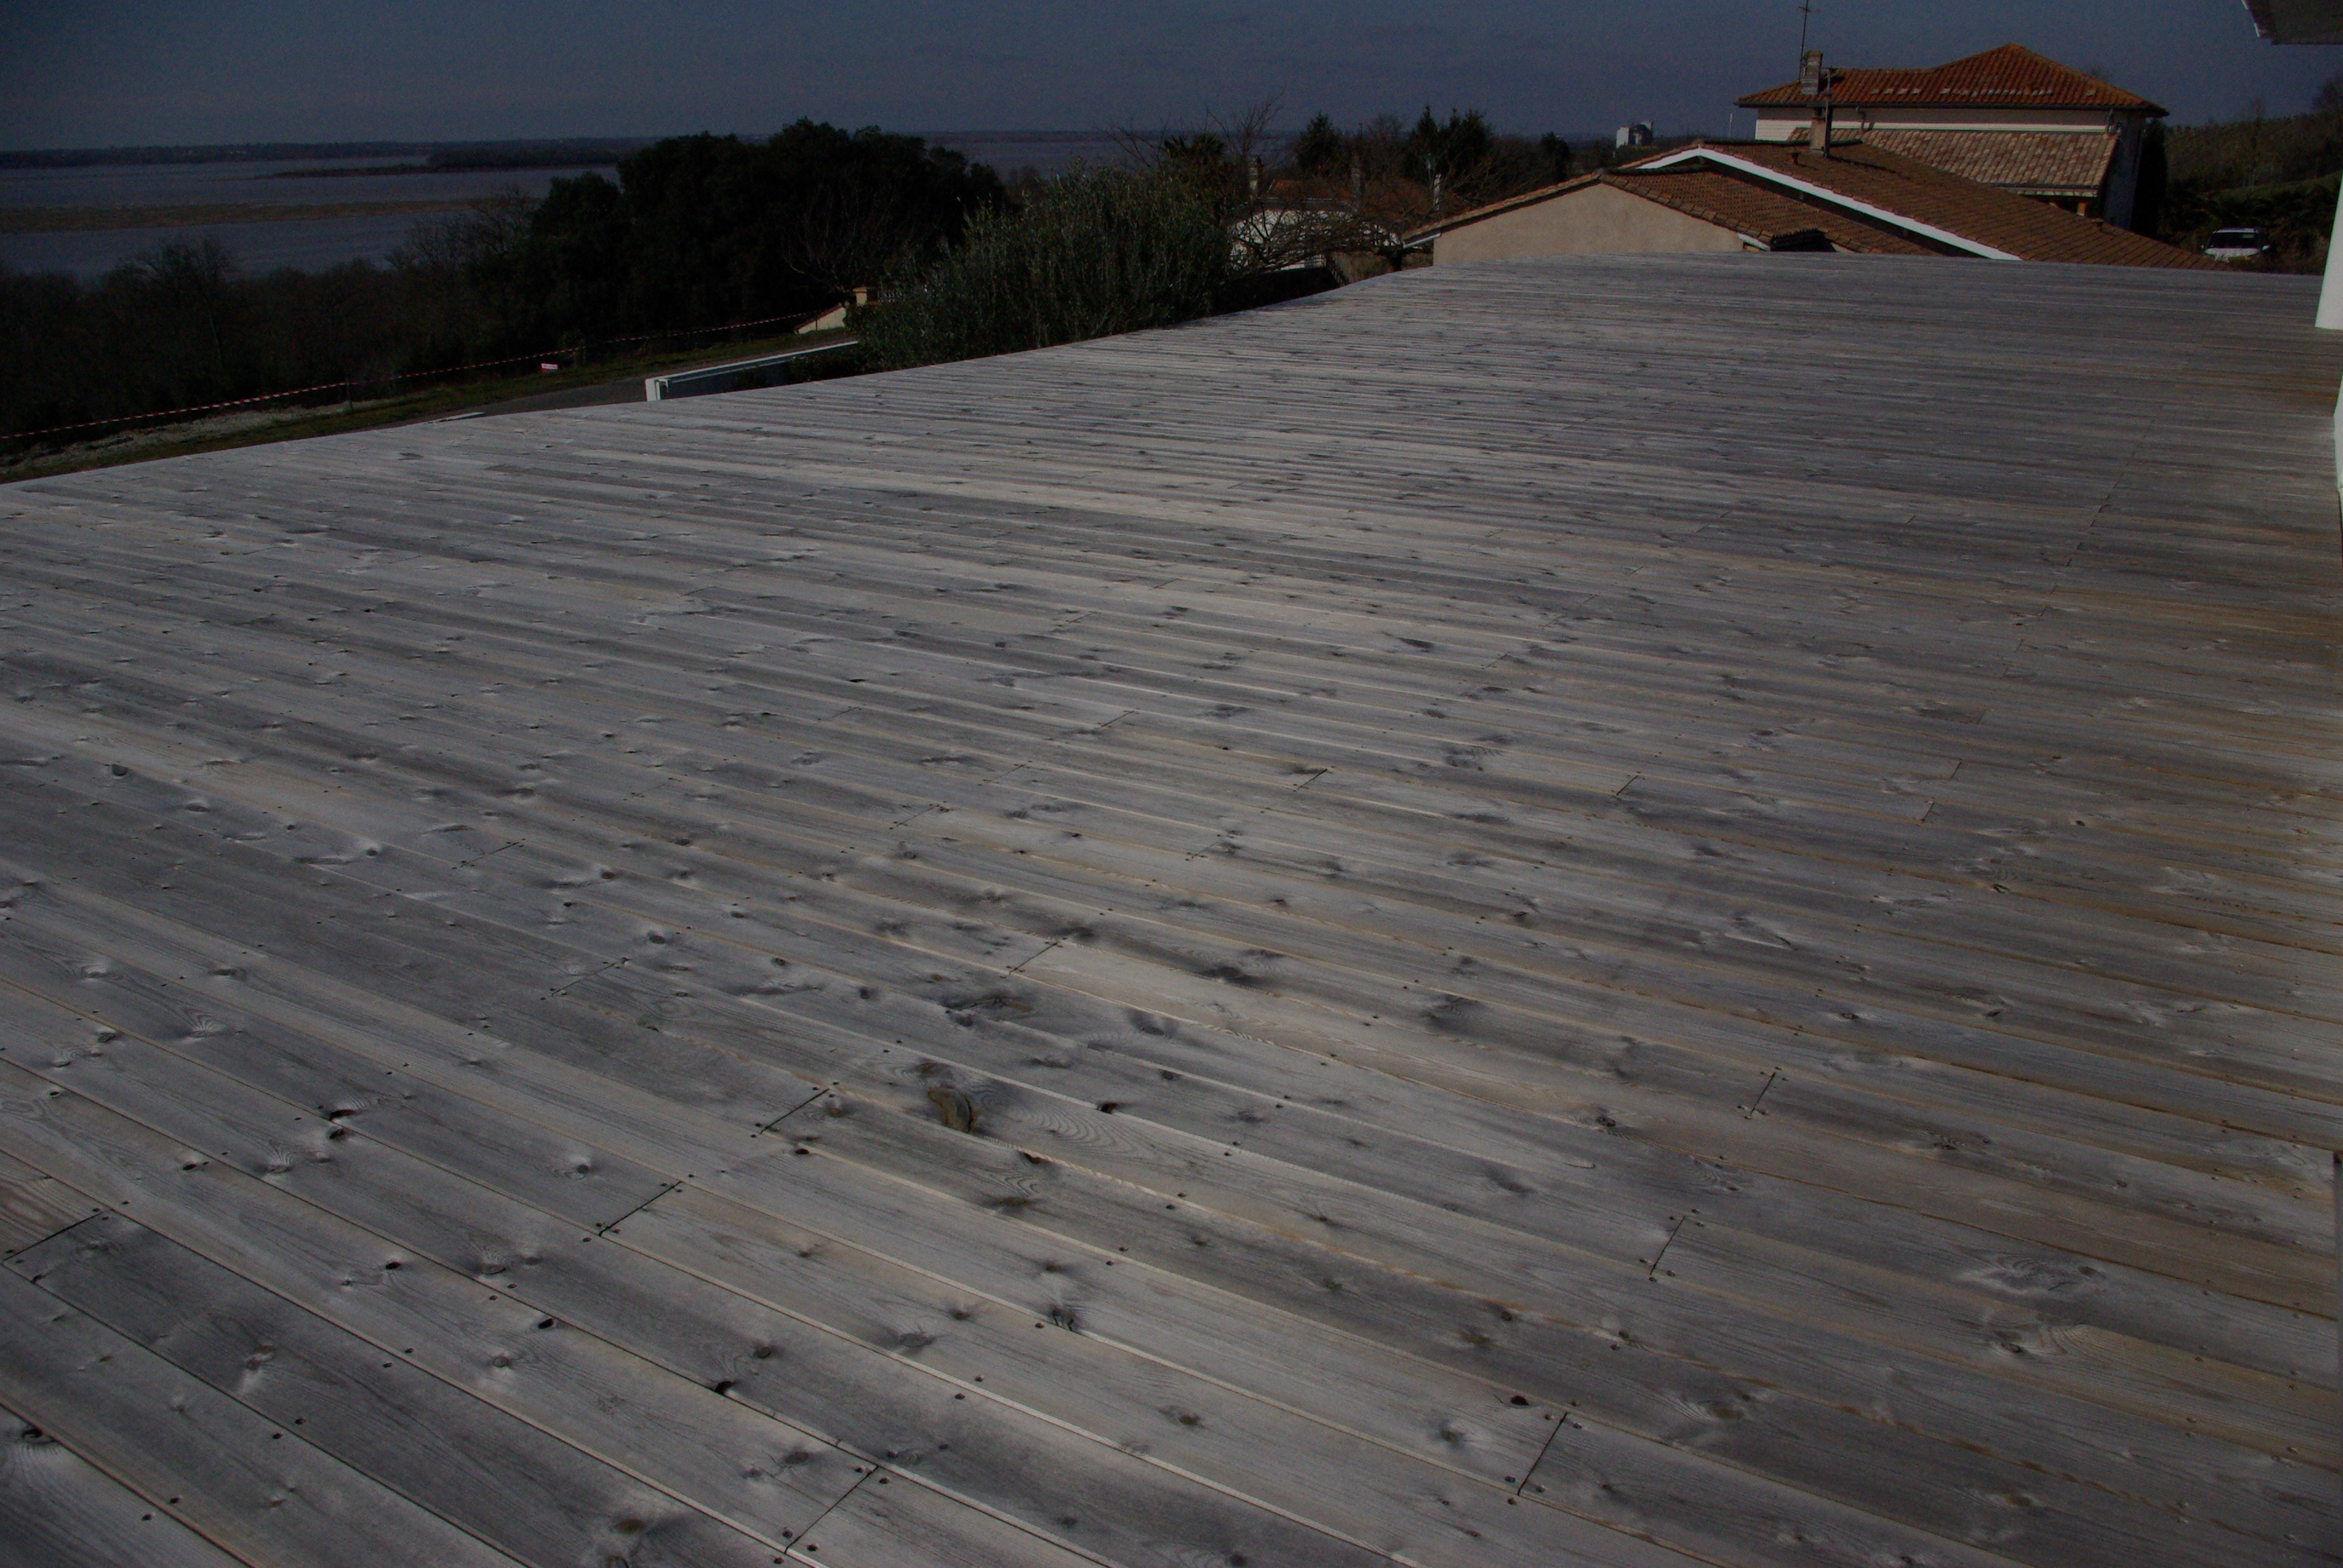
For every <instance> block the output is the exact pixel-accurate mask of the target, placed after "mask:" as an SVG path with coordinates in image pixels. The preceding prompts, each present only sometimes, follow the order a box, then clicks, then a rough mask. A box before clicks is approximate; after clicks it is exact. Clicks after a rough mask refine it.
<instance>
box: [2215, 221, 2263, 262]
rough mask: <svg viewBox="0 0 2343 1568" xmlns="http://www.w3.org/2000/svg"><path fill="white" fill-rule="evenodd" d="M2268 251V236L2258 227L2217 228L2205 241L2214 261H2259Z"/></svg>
mask: <svg viewBox="0 0 2343 1568" xmlns="http://www.w3.org/2000/svg"><path fill="white" fill-rule="evenodd" d="M2269 253H2270V242H2269V236H2268V235H2267V234H2264V233H2263V232H2262V231H2261V230H2260V229H2258V228H2217V229H2215V230H2214V231H2213V237H2212V238H2210V239H2208V240H2207V241H2206V242H2205V254H2206V255H2207V256H2211V257H2212V258H2213V259H2214V260H2215V261H2259V260H2260V259H2261V258H2262V257H2264V256H2268V255H2269Z"/></svg>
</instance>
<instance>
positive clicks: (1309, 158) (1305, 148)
mask: <svg viewBox="0 0 2343 1568" xmlns="http://www.w3.org/2000/svg"><path fill="white" fill-rule="evenodd" d="M1286 156H1287V158H1288V160H1289V161H1291V162H1292V165H1293V167H1294V169H1295V171H1296V172H1298V173H1300V174H1303V175H1311V176H1317V177H1319V178H1322V179H1324V178H1332V177H1334V176H1339V175H1341V174H1342V173H1343V172H1345V170H1347V169H1348V167H1349V166H1350V161H1351V148H1350V144H1349V141H1348V139H1347V138H1345V137H1344V136H1343V135H1342V132H1340V131H1338V130H1336V129H1335V128H1334V122H1333V121H1332V120H1331V119H1329V118H1328V117H1327V116H1324V115H1318V116H1313V117H1312V120H1311V122H1310V123H1309V124H1308V125H1306V126H1302V134H1301V135H1300V136H1296V137H1294V138H1293V146H1292V150H1291V151H1290V152H1288V153H1287V155H1286Z"/></svg>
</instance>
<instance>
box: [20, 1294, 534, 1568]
mask: <svg viewBox="0 0 2343 1568" xmlns="http://www.w3.org/2000/svg"><path fill="white" fill-rule="evenodd" d="M0 1347H5V1354H0V1397H5V1400H6V1402H7V1404H8V1406H9V1408H10V1409H12V1410H14V1411H15V1412H18V1414H19V1415H20V1416H21V1417H23V1418H24V1419H25V1420H27V1421H29V1422H33V1423H35V1425H37V1426H38V1427H40V1429H41V1430H42V1431H44V1432H51V1433H54V1434H55V1437H56V1438H57V1440H58V1441H59V1442H64V1443H65V1444H67V1445H68V1446H70V1447H71V1448H73V1449H74V1450H75V1452H80V1453H83V1454H85V1455H87V1456H88V1457H89V1459H90V1461H91V1462H93V1463H95V1464H96V1465H98V1466H100V1467H101V1468H102V1469H104V1470H105V1471H106V1472H107V1473H110V1474H112V1475H115V1476H116V1477H118V1478H119V1479H120V1480H121V1481H122V1482H123V1483H125V1484H126V1485H128V1486H129V1487H131V1488H133V1489H134V1490H136V1492H137V1493H140V1494H141V1495H143V1496H144V1497H146V1499H147V1500H148V1501H149V1503H150V1504H151V1505H152V1506H154V1507H155V1508H156V1512H158V1513H169V1514H170V1516H171V1517H173V1518H175V1519H176V1520H179V1521H181V1522H182V1523H184V1524H186V1526H188V1527H190V1528H192V1529H193V1530H194V1531H196V1532H197V1533H200V1534H202V1535H203V1536H206V1537H207V1538H208V1539H210V1540H212V1541H214V1542H216V1543H219V1544H220V1545H222V1546H224V1547H226V1549H228V1550H229V1551H230V1552H232V1553H234V1554H235V1555H236V1556H238V1557H241V1558H243V1559H244V1560H245V1561H246V1562H249V1563H272V1564H273V1563H320V1564H325V1563H335V1564H338V1563H347V1562H348V1561H349V1560H350V1557H351V1555H352V1554H353V1553H356V1554H357V1555H358V1556H361V1557H363V1558H366V1559H367V1560H369V1561H372V1562H377V1563H438V1564H446V1563H483V1564H488V1563H493V1564H498V1565H509V1564H511V1563H514V1562H515V1561H516V1559H514V1558H512V1557H509V1556H507V1555H506V1554H505V1553H501V1552H498V1551H496V1550H495V1549H493V1548H492V1547H490V1546H489V1545H488V1544H487V1543H485V1542H482V1541H481V1540H479V1539H478V1537H476V1536H473V1535H470V1534H468V1533H464V1532H463V1531H461V1530H458V1529H457V1528H456V1527H454V1526H452V1525H450V1524H448V1523H447V1522H446V1521H444V1520H442V1519H441V1518H439V1517H438V1516H437V1514H434V1513H429V1512H427V1511H426V1510H424V1509H422V1508H418V1507H417V1506H416V1505H415V1504H414V1503H410V1502H408V1501H407V1499H405V1498H403V1497H401V1496H399V1495H398V1494H397V1493H394V1492H392V1491H390V1490H388V1489H387V1488H386V1487H384V1486H382V1485H380V1484H379V1483H377V1482H375V1481H374V1480H372V1479H371V1478H369V1477H368V1476H367V1475H365V1474H364V1473H360V1472H358V1471H356V1470H353V1469H351V1468H349V1467H348V1466H347V1465H345V1464H343V1463H341V1462H338V1461H337V1460H334V1459H332V1458H329V1457H328V1456H327V1455H326V1454H325V1453H323V1452H319V1451H318V1450H317V1449H315V1448H313V1447H312V1446H311V1445H310V1444H308V1443H307V1442H305V1441H304V1440H303V1439H302V1437H301V1435H300V1433H299V1432H297V1431H292V1432H288V1431H287V1430H285V1429H283V1428H281V1427H279V1426H277V1424H276V1423H275V1422H271V1421H269V1420H267V1419H266V1418H265V1417H263V1416H261V1415H260V1414H258V1413H257V1412H254V1411H251V1410H249V1409H247V1408H246V1407H245V1406H244V1405H242V1404H239V1403H237V1402H236V1401H234V1400H232V1399H229V1398H228V1397H227V1396H226V1395H225V1394H222V1393H219V1392H216V1390H213V1389H210V1388H207V1387H206V1386H205V1385H203V1384H202V1383H199V1382H196V1381H195V1380H194V1379H192V1378H189V1377H186V1375H184V1374H182V1373H180V1372H177V1371H176V1369H174V1368H172V1367H171V1366H170V1365H169V1364H168V1363H166V1362H164V1361H163V1360H162V1359H161V1358H160V1357H158V1356H156V1355H154V1354H153V1353H152V1352H148V1351H146V1350H145V1349H142V1348H141V1347H140V1346H138V1345H136V1344H135V1343H133V1342H131V1341H129V1340H126V1339H124V1338H123V1337H122V1336H121V1335H119V1334H116V1333H115V1332H112V1331H110V1330H108V1329H106V1328H105V1327H103V1326H102V1325H100V1324H99V1323H97V1322H96V1321H94V1320H92V1319H90V1318H89V1317H87V1316H85V1315H84V1314H82V1313H80V1312H75V1311H74V1310H72V1309H71V1308H69V1307H66V1306H65V1305H64V1304H62V1303H61V1302H57V1301H56V1300H55V1298H54V1297H51V1296H48V1295H45V1294H44V1293H43V1292H41V1291H39V1290H38V1289H36V1288H35V1287H34V1286H32V1285H29V1284H27V1283H25V1282H24V1281H23V1280H22V1279H20V1278H18V1277H17V1276H16V1275H15V1274H14V1273H11V1272H8V1271H5V1270H0Z"/></svg>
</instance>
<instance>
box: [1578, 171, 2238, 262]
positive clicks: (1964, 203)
mask: <svg viewBox="0 0 2343 1568" xmlns="http://www.w3.org/2000/svg"><path fill="white" fill-rule="evenodd" d="M1707 150H1711V151H1714V152H1715V154H1717V155H1718V156H1722V157H1730V158H1734V159H1737V160H1739V161H1741V162H1743V163H1747V164H1754V165H1756V166H1759V167H1761V168H1764V169H1766V170H1768V171H1770V172H1773V173H1775V174H1778V175H1781V176H1786V177H1788V178H1791V179H1796V180H1801V181H1804V182H1805V183H1806V184H1809V185H1814V186H1821V187H1822V188H1824V189H1825V190H1828V191H1830V192H1832V193H1834V194H1835V195H1837V196H1845V197H1846V198H1847V199H1849V200H1851V201H1859V202H1863V203H1865V204H1866V205H1868V206H1875V207H1878V208H1881V209H1883V210H1885V211H1886V212H1891V213H1894V214H1896V216H1900V217H1905V218H1909V219H1912V220H1914V221H1916V222H1919V223H1925V224H1927V225H1929V226H1931V227H1934V228H1939V229H1943V230H1945V231H1946V232H1948V233H1951V234H1956V235H1959V236H1962V237H1963V238H1965V239H1969V240H1973V241H1976V242H1977V243H1979V244H1982V245H1988V246H1992V247H1993V248H1995V249H1996V250H2003V251H2007V252H2008V253H2009V254H2011V255H2012V256H2016V257H2018V258H2019V259H2020V260H2023V261H2078V262H2103V263H2109V264H2113V265H2116V266H2218V265H2219V264H2218V263H2217V262H2211V261H2207V259H2206V258H2205V257H2203V256H2198V255H2197V253H2196V252H2194V251H2188V250H2182V249H2180V248H2179V247H2178V246H2169V245H2166V244H2165V243H2164V242H2163V241H2161V240H2155V239H2150V238H2148V237H2147V236H2146V235H2142V234H2133V233H2132V232H2131V231H2129V230H2128V229H2120V228H2117V227H2115V226H2112V225H2110V224H2106V223H2102V222H2100V221H2099V220H2097V218H2087V217H2077V216H2075V215H2074V214H2073V213H2070V212H2061V211H2060V210H2059V209H2058V208H2056V207H2054V206H2047V205H2046V204H2044V203H2042V202H2038V201H2035V200H2033V199H2031V198H2030V197H2026V196H2018V195H2016V193H2014V192H2011V191H2006V190H1999V189H1996V187H1994V186H1989V185H1984V184H1981V183H1980V182H1978V181H1976V180H1971V179H1963V178H1962V177H1961V176H1958V175H1956V174H1949V173H1947V172H1946V171H1945V170H1943V169H1939V168H1934V167H1931V166H1929V165H1927V164H1924V163H1921V162H1920V161H1918V160H1917V159H1916V158H1907V157H1902V156H1898V155H1896V154H1895V153H1891V152H1888V151H1886V150H1885V149H1884V148H1881V147H1875V146H1868V145H1865V144H1862V143H1850V144H1848V145H1846V146H1840V145H1839V144H1838V143H1836V142H1835V141H1834V142H1833V143H1832V146H1831V155H1830V156H1828V157H1826V158H1820V157H1816V156H1815V155H1814V154H1813V152H1811V151H1810V150H1808V149H1807V148H1805V147H1803V146H1786V145H1785V144H1783V143H1780V142H1741V143H1734V144H1730V145H1726V146H1715V147H1713V148H1709V149H1707ZM1663 156H1674V155H1663ZM1637 167H1638V166H1637V165H1633V164H1631V165H1629V166H1627V167H1626V168H1625V169H1624V170H1614V171H1612V172H1614V173H1618V174H1628V175H1632V174H1633V172H1634V170H1635V168H1637ZM1744 177H1749V176H1744Z"/></svg>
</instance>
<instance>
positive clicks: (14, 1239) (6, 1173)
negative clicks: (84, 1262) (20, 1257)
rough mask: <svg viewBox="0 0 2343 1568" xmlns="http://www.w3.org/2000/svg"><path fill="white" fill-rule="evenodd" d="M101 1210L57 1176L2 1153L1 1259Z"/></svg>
mask: <svg viewBox="0 0 2343 1568" xmlns="http://www.w3.org/2000/svg"><path fill="white" fill-rule="evenodd" d="M97 1211H98V1205H97V1204H96V1202H94V1201H92V1200H91V1199H89V1198H88V1197H87V1196H85V1195H84V1194H83V1193H80V1192H76V1191H74V1190H73V1189H72V1188H71V1187H68V1186H66V1185H65V1183H64V1182H62V1181H58V1180H57V1179H56V1178H55V1177H54V1176H50V1175H47V1174H45V1173H44V1172H42V1171H36V1170H35V1169H34V1168H33V1167H32V1166H30V1165H27V1164H25V1162H24V1161H21V1160H14V1159H11V1158H9V1157H8V1156H6V1155H5V1154H0V1257H11V1256H14V1255H15V1253H18V1252H21V1251H24V1250H25V1248H27V1247H30V1246H32V1245H34V1244H35V1242H38V1241H46V1240H47V1239H48V1238H49V1237H51V1236H54V1235H55V1234H56V1233H57V1232H58V1231H62V1230H65V1228H66V1227H67V1226H70V1225H75V1224H78V1223H80V1222H81V1221H84V1220H86V1219H88V1218H89V1217H90V1216H91V1215H92V1214H95V1213H96V1212H97Z"/></svg>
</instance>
